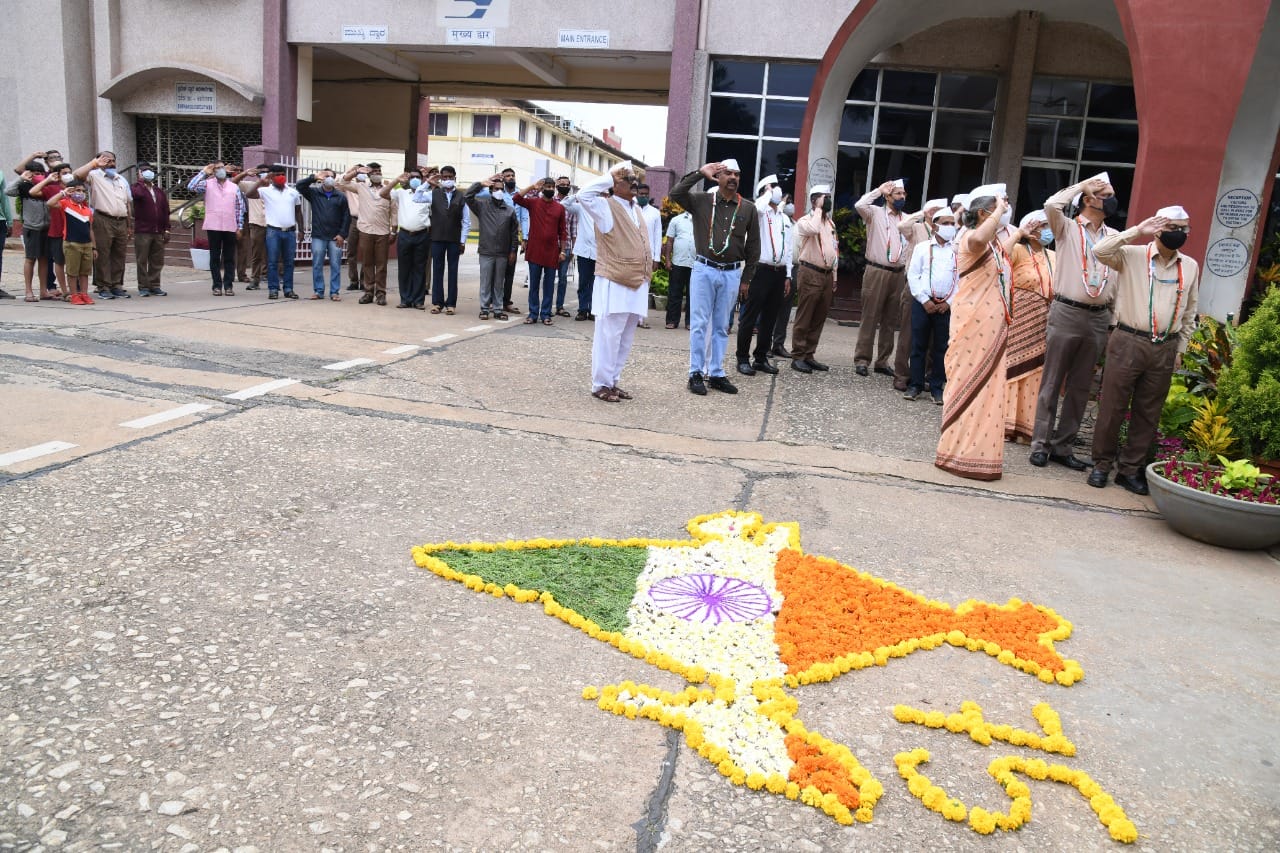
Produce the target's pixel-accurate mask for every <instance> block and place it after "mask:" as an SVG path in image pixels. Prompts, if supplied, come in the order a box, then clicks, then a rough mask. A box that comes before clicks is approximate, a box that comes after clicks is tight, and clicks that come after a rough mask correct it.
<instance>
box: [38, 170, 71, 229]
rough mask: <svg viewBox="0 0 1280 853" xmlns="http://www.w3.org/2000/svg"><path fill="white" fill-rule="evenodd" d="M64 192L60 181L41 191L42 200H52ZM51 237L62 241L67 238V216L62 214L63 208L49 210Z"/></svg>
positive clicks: (55, 207)
mask: <svg viewBox="0 0 1280 853" xmlns="http://www.w3.org/2000/svg"><path fill="white" fill-rule="evenodd" d="M60 192H62V182H61V181H58V182H57V183H54V184H49V186H47V187H45V188H44V189H43V190H41V191H40V198H42V199H46V200H47V199H51V198H53V197H54V196H55V195H57V194H58V193H60ZM48 210H49V237H51V238H56V239H59V240H61V239H62V238H63V237H65V236H67V215H66V214H65V213H63V212H62V207H61V206H54V207H50V208H49V209H48Z"/></svg>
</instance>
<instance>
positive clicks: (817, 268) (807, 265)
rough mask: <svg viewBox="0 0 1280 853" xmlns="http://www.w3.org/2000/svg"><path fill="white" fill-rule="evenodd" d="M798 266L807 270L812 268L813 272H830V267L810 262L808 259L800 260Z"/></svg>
mask: <svg viewBox="0 0 1280 853" xmlns="http://www.w3.org/2000/svg"><path fill="white" fill-rule="evenodd" d="M800 266H802V267H804V268H805V269H807V270H813V271H814V272H831V267H820V266H818V265H817V264H811V263H809V262H808V261H800Z"/></svg>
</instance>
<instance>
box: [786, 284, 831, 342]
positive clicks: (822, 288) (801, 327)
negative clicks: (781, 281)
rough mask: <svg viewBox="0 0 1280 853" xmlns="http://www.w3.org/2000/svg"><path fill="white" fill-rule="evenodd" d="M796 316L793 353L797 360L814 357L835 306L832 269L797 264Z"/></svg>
mask: <svg viewBox="0 0 1280 853" xmlns="http://www.w3.org/2000/svg"><path fill="white" fill-rule="evenodd" d="M792 269H793V270H794V272H795V274H796V294H797V299H798V300H799V303H798V304H797V305H796V320H795V323H794V324H792V326H791V357H792V358H793V359H795V360H797V361H799V360H801V359H806V358H813V354H814V353H815V352H817V351H818V341H819V340H821V338H822V327H823V326H824V325H826V322H827V312H828V311H830V310H831V299H832V298H833V296H834V295H835V280H834V279H832V277H831V273H829V272H818V271H817V270H811V269H809V268H808V267H804V266H800V265H799V264H796V265H795V266H794V267H793V268H792Z"/></svg>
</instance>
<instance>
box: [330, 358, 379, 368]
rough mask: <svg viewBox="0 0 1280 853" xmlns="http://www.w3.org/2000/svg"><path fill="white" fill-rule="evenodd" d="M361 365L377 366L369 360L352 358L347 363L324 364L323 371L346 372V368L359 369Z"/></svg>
mask: <svg viewBox="0 0 1280 853" xmlns="http://www.w3.org/2000/svg"><path fill="white" fill-rule="evenodd" d="M362 364H377V362H376V361H374V360H373V359H371V358H352V359H349V360H347V361H335V362H334V363H333V364H326V365H325V366H324V369H325V370H346V369H347V368H348V367H359V366H360V365H362Z"/></svg>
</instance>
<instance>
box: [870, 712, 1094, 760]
mask: <svg viewBox="0 0 1280 853" xmlns="http://www.w3.org/2000/svg"><path fill="white" fill-rule="evenodd" d="M1031 715H1032V716H1033V717H1035V719H1036V722H1037V723H1039V724H1040V728H1041V729H1042V730H1043V731H1044V736H1043V737H1041V736H1040V735H1037V734H1036V733H1034V732H1029V731H1025V730H1023V729H1017V728H1014V727H1013V726H1008V725H1002V724H993V723H988V722H987V721H986V720H985V719H983V716H982V707H981V706H980V705H978V703H977V702H968V701H966V702H961V703H960V713H958V714H955V713H952V714H944V713H943V712H942V711H922V710H920V709H919V708H912V707H911V706H909V705H894V706H893V716H894V719H896V720H897V721H898V722H900V723H914V724H915V725H918V726H924V727H925V728H930V729H946V730H947V731H949V732H952V733H955V734H959V733H960V732H966V733H968V735H969V737H970V738H972V739H973V741H974V742H975V743H980V744H982V745H983V746H990V745H991V741H993V740H999V741H1004V742H1005V743H1008V744H1012V745H1013V746H1025V747H1026V748H1027V749H1038V750H1041V751H1042V752H1051V753H1057V754H1058V755H1066V756H1072V755H1075V754H1076V745H1075V744H1074V743H1072V742H1071V741H1069V740H1067V738H1066V737H1064V736H1063V734H1062V719H1061V718H1060V717H1059V716H1058V712H1057V711H1054V710H1053V708H1051V707H1050V706H1049V704H1048V703H1047V702H1041V703H1039V704H1038V705H1036V706H1035V707H1034V708H1032V709H1031Z"/></svg>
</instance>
